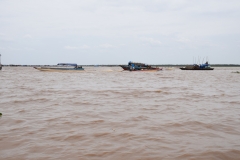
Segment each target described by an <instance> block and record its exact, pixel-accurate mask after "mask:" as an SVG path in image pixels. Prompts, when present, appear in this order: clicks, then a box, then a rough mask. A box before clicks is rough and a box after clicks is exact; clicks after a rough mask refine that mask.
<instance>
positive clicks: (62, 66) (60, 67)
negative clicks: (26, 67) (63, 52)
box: [33, 63, 84, 71]
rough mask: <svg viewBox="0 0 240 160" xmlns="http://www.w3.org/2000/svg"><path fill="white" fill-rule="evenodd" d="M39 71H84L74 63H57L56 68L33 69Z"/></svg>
mask: <svg viewBox="0 0 240 160" xmlns="http://www.w3.org/2000/svg"><path fill="white" fill-rule="evenodd" d="M33 68H35V69H37V70H39V71H84V68H82V66H78V65H77V64H76V63H58V64H57V66H56V67H33Z"/></svg>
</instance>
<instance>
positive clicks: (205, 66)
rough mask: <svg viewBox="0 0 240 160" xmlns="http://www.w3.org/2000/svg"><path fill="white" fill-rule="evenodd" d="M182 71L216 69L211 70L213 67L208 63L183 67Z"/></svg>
mask: <svg viewBox="0 0 240 160" xmlns="http://www.w3.org/2000/svg"><path fill="white" fill-rule="evenodd" d="M180 69H181V70H214V68H211V66H210V65H209V64H208V61H207V62H206V63H204V64H200V65H197V64H194V65H189V66H185V67H181V68H180Z"/></svg>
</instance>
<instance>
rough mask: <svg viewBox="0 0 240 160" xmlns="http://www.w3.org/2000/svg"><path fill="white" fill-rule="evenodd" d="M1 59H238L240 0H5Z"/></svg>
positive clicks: (1, 2)
mask: <svg viewBox="0 0 240 160" xmlns="http://www.w3.org/2000/svg"><path fill="white" fill-rule="evenodd" d="M0 54H1V55H2V56H1V62H2V64H22V65H25V64H26V65H31V64H32V65H33V64H35V65H37V64H39V65H46V64H49V65H54V64H57V63H78V64H82V65H95V64H127V63H128V62H129V61H136V62H142V63H147V64H192V63H193V62H196V61H197V62H202V61H205V60H206V59H208V60H209V63H211V64H240V0H34V1H33V0H21V1H19V0H0Z"/></svg>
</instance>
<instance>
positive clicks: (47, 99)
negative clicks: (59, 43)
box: [0, 67, 240, 160]
mask: <svg viewBox="0 0 240 160" xmlns="http://www.w3.org/2000/svg"><path fill="white" fill-rule="evenodd" d="M233 71H240V68H231V67H229V68H221V67H219V68H215V70H213V71H182V70H180V69H178V68H164V69H163V71H159V72H128V71H124V72H122V69H121V68H120V67H109V68H107V67H89V68H86V70H85V71H83V72H71V73H68V72H41V71H38V70H35V69H33V68H30V67H26V68H24V67H4V68H3V70H2V71H0V112H1V113H2V114H3V115H2V116H1V117H0V127H1V128H0V159H17V160H21V159H24V160H25V159H39V160H46V159H71V160H79V159H105V160H113V159H114V160H126V159H131V160H135V159H144V160H145V159H154V160H155V159H178V160H185V159H236V160H239V159H240V74H236V73H232V72H233Z"/></svg>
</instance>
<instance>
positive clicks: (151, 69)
mask: <svg viewBox="0 0 240 160" xmlns="http://www.w3.org/2000/svg"><path fill="white" fill-rule="evenodd" d="M120 67H122V69H123V70H124V71H133V72H144V71H145V72H146V71H148V72H149V71H150V72H151V71H152V72H155V71H161V70H162V68H153V67H151V68H145V67H144V68H142V69H141V68H138V69H133V70H131V69H130V66H127V65H120Z"/></svg>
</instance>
